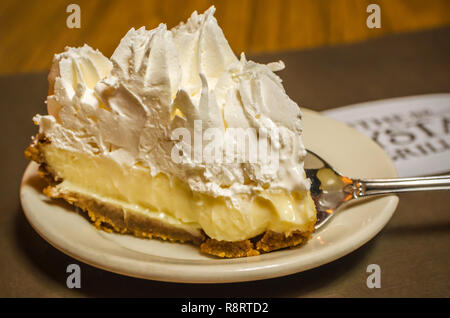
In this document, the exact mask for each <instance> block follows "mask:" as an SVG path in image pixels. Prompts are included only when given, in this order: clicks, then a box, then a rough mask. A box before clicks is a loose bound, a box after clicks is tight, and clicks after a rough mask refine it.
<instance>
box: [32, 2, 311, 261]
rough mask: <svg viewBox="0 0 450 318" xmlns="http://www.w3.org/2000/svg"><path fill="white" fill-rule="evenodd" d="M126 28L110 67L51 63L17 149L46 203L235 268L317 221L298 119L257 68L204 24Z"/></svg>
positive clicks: (273, 79) (67, 59)
mask: <svg viewBox="0 0 450 318" xmlns="http://www.w3.org/2000/svg"><path fill="white" fill-rule="evenodd" d="M214 10H215V9H214V7H211V8H210V9H209V10H207V11H206V12H205V13H204V14H202V15H198V14H197V12H194V13H193V14H192V16H191V17H190V18H189V19H188V21H187V22H186V23H181V24H180V25H178V26H177V27H175V28H173V29H171V30H167V28H166V25H164V24H161V25H160V26H158V27H157V28H155V29H153V30H146V29H145V28H140V29H138V30H135V29H131V30H130V31H129V32H128V33H127V34H126V35H125V37H124V38H123V39H122V40H121V42H120V44H119V46H118V47H117V49H116V50H115V52H114V54H113V55H112V57H111V58H110V59H108V58H106V57H105V56H103V55H102V53H100V52H99V51H97V50H93V49H92V48H91V47H89V46H87V45H85V46H83V47H80V48H67V49H66V50H65V52H63V53H61V54H57V55H55V57H54V60H53V66H52V68H51V71H50V74H49V77H48V78H49V96H48V97H47V111H48V115H36V116H35V117H34V122H35V123H36V125H39V133H38V134H37V135H36V136H35V137H34V138H33V140H32V143H31V145H30V146H29V147H28V148H27V150H26V151H25V154H26V156H27V158H29V159H31V160H34V161H36V162H38V163H39V164H40V174H41V176H42V177H44V178H45V179H46V180H47V182H48V186H47V187H46V188H45V189H44V193H45V194H46V195H48V196H49V197H51V198H62V199H64V200H65V201H67V202H69V203H71V204H73V205H75V206H77V207H79V208H81V209H82V210H83V211H86V212H87V213H88V215H89V217H90V219H91V220H92V222H93V223H94V225H95V226H96V227H98V228H100V229H103V230H106V231H114V232H119V233H131V234H134V235H136V236H139V237H146V238H159V239H164V240H170V241H173V242H186V243H193V244H195V245H198V246H200V250H201V251H202V252H203V253H207V254H212V255H216V256H219V257H243V256H252V255H258V254H260V253H262V252H270V251H273V250H277V249H281V248H285V247H292V246H296V245H299V244H301V243H304V242H306V241H307V240H308V238H309V237H310V235H311V233H312V232H313V231H314V224H315V221H316V211H315V206H314V202H313V200H312V199H311V196H310V193H309V180H308V179H307V178H306V175H305V172H304V168H303V160H304V157H305V155H306V151H305V148H304V146H303V143H302V138H301V134H302V126H301V112H300V110H299V107H298V105H297V104H296V103H295V102H293V101H292V100H291V99H289V97H288V96H287V95H286V93H285V91H284V89H283V86H282V84H281V79H280V78H279V77H278V76H277V75H275V74H274V71H278V70H280V69H282V68H283V67H284V65H283V63H282V62H276V63H270V64H268V65H263V64H258V63H255V62H252V61H248V60H246V58H245V55H244V54H242V55H241V56H240V58H237V57H236V56H235V55H234V53H233V51H232V50H231V48H230V46H229V45H228V42H227V40H226V39H225V37H224V35H223V32H222V30H221V29H220V28H219V26H218V25H217V21H216V19H215V18H214V16H213V14H214Z"/></svg>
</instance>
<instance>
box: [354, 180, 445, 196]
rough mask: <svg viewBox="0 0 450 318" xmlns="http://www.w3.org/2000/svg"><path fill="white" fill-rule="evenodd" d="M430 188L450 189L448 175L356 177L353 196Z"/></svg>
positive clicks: (428, 189) (426, 189)
mask: <svg viewBox="0 0 450 318" xmlns="http://www.w3.org/2000/svg"><path fill="white" fill-rule="evenodd" d="M430 190H450V175H442V176H434V177H414V178H398V179H357V180H354V182H353V197H355V198H361V197H366V196H371V195H378V194H389V193H398V192H413V191H430Z"/></svg>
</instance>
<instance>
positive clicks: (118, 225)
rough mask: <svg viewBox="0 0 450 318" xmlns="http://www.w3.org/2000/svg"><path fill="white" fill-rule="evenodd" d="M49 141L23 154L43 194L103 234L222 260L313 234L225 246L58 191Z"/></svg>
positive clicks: (39, 140)
mask: <svg viewBox="0 0 450 318" xmlns="http://www.w3.org/2000/svg"><path fill="white" fill-rule="evenodd" d="M49 142H50V141H49V140H48V139H46V138H45V136H42V135H39V134H38V135H37V136H36V137H35V138H34V141H33V142H32V144H31V145H30V146H29V147H28V148H27V149H26V150H25V157H26V158H27V159H29V160H33V161H35V162H37V163H39V164H40V166H39V175H40V176H41V177H42V178H44V179H45V180H46V182H47V184H48V186H47V187H45V188H44V189H43V193H44V194H45V195H47V196H48V197H50V198H54V199H63V200H65V201H66V202H68V203H69V204H71V205H73V206H76V207H78V208H80V209H81V210H82V211H84V212H85V213H87V216H88V217H89V219H90V220H91V222H92V223H93V225H94V226H95V227H96V228H98V229H101V230H104V231H107V232H117V233H121V234H132V235H135V236H137V237H142V238H158V239H162V240H169V241H172V242H180V243H191V244H194V245H196V246H199V247H200V251H201V252H203V253H205V254H209V255H214V256H218V257H222V258H236V257H247V256H255V255H259V254H261V253H267V252H271V251H274V250H279V249H283V248H289V247H294V246H298V245H301V244H304V243H306V242H307V241H308V240H309V238H310V237H311V234H312V233H313V232H314V223H312V224H311V226H310V228H309V229H308V231H304V232H292V233H290V234H285V233H276V232H273V231H266V232H265V233H263V234H261V235H258V236H257V237H254V238H252V239H248V240H244V241H238V242H228V241H218V240H215V239H212V238H210V237H208V236H207V235H206V234H205V233H204V232H203V231H199V232H198V233H195V232H191V231H187V230H185V229H181V228H178V227H176V226H171V225H168V224H165V223H163V222H161V221H159V220H156V219H154V218H150V217H148V216H144V215H142V214H140V213H137V212H135V211H132V210H129V209H124V208H121V207H118V206H115V205H113V204H110V203H107V202H103V201H99V200H97V199H95V198H93V197H90V196H88V195H85V194H81V193H77V192H73V191H66V190H63V191H62V190H61V189H59V188H58V184H59V183H61V182H62V180H61V179H58V178H57V177H56V173H54V172H53V171H52V169H51V167H49V165H48V164H47V163H46V161H45V157H44V153H43V151H42V150H41V147H42V146H44V145H45V144H48V143H49Z"/></svg>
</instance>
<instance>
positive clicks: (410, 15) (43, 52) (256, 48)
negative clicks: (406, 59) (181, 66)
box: [0, 0, 450, 73]
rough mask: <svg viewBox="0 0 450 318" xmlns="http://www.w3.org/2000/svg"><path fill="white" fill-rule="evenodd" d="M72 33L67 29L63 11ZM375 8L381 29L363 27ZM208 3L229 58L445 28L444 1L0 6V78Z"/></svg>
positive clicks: (148, 0) (127, 0)
mask: <svg viewBox="0 0 450 318" xmlns="http://www.w3.org/2000/svg"><path fill="white" fill-rule="evenodd" d="M72 3H76V4H78V5H79V7H80V11H81V15H80V17H81V20H80V22H81V23H80V28H68V27H67V25H66V20H67V18H68V17H69V15H70V13H67V12H66V9H67V7H68V6H69V4H72ZM372 3H377V4H379V5H380V9H381V28H379V29H377V28H374V29H369V28H368V27H367V26H366V19H367V17H368V15H369V14H368V13H367V12H366V9H367V6H368V5H369V4H372ZM212 4H214V5H215V6H216V8H217V11H216V15H215V16H216V17H217V20H218V22H219V24H220V26H221V27H222V28H223V31H224V33H225V35H226V37H227V39H228V41H229V43H230V45H231V47H232V48H233V50H234V51H235V53H236V54H238V55H239V54H240V53H241V52H243V51H244V52H268V51H279V50H286V49H290V50H292V49H303V48H312V47H318V46H324V45H336V44H341V43H350V42H355V41H362V40H365V39H369V38H373V37H377V36H380V35H385V34H390V33H393V32H406V31H412V30H422V29H427V28H435V27H439V26H444V25H450V16H449V14H448V13H449V11H450V1H448V0H426V1H424V0H377V1H372V0H322V1H317V0H283V1H280V0H214V1H213V0H188V1H186V0H163V1H162V0H77V1H72V0H58V1H49V0H47V1H36V0H20V1H17V0H1V1H0V61H1V62H0V73H15V72H30V71H42V70H44V69H46V68H48V67H49V66H50V64H51V61H52V57H53V54H55V53H60V52H62V51H63V50H64V47H65V46H82V45H83V44H84V43H87V44H89V45H90V46H92V47H93V48H96V49H99V50H100V51H101V52H103V54H105V56H111V54H112V53H113V51H114V49H115V48H116V46H117V44H118V43H119V41H120V39H121V38H122V37H123V36H124V35H125V34H126V32H127V31H128V30H129V29H130V28H131V27H135V28H139V27H141V26H145V27H146V28H147V29H151V28H155V27H157V26H158V25H159V24H160V23H161V22H163V23H166V24H167V26H168V27H169V28H170V27H173V26H175V25H177V24H178V23H179V22H181V21H185V20H186V19H187V18H188V17H189V16H190V14H191V13H192V12H193V11H194V10H198V12H203V11H204V10H206V9H207V8H208V7H209V6H211V5H212Z"/></svg>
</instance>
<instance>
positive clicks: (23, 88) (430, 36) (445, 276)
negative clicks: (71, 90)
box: [0, 28, 450, 297]
mask: <svg viewBox="0 0 450 318" xmlns="http://www.w3.org/2000/svg"><path fill="white" fill-rule="evenodd" d="M449 40H450V29H449V28H447V29H440V30H435V31H429V32H422V33H415V34H413V33H412V34H404V35H395V36H388V37H386V38H382V39H377V40H372V41H370V42H366V43H360V44H354V45H347V46H341V47H336V48H323V49H317V50H309V51H298V52H290V53H283V54H275V55H266V56H257V57H255V59H256V60H258V61H261V62H268V61H273V60H278V59H280V58H281V59H283V60H284V61H285V63H286V65H287V69H286V70H285V71H283V72H282V73H281V76H282V78H283V79H284V82H285V86H286V88H287V91H288V93H289V94H290V96H291V97H292V98H293V99H294V100H296V101H297V102H298V103H299V104H300V105H304V106H307V107H309V108H312V109H314V110H317V111H321V110H325V109H330V108H333V107H337V106H343V105H346V104H350V103H355V102H363V101H367V100H374V99H382V98H389V97H397V96H405V95H414V94H423V93H437V92H450V59H449V56H450V41H449ZM46 76H47V74H46V73H35V74H23V75H14V76H6V77H0V96H1V99H0V105H1V110H2V115H1V116H0V127H1V129H2V138H1V139H0V140H1V144H0V146H1V149H2V156H1V159H0V166H1V177H2V179H1V180H2V182H1V183H0V194H1V202H2V211H1V213H0V233H1V235H2V239H1V240H0V251H1V257H0V296H8V297H23V296H27V297H48V296H53V297H60V296H62V297H89V296H105V297H108V296H125V297H126V296H147V297H153V296H154V297H164V296H166V297H186V296H189V297H196V296H203V297H207V296H224V297H230V296H235V297H244V296H248V297H252V296H267V297H271V296H273V297H429V296H438V297H449V296H450V274H449V271H448V270H449V268H450V248H449V246H450V213H449V212H450V208H449V207H450V196H449V195H448V192H430V193H416V194H404V195H400V203H399V206H398V209H397V211H396V213H395V214H394V217H393V218H392V220H391V221H390V222H389V224H388V225H387V226H386V227H385V228H384V229H383V230H382V231H381V232H380V233H379V234H378V235H377V236H376V237H375V238H374V239H372V240H371V241H370V242H368V243H367V244H366V245H364V246H363V247H361V248H359V249H358V250H356V251H354V252H352V253H350V254H349V255H347V256H345V257H342V258H341V259H338V260H336V261H334V262H332V263H330V264H327V265H324V266H321V267H319V268H316V269H312V270H309V271H306V272H303V273H298V274H294V275H290V276H286V277H282V278H276V279H270V280H264V281H256V282H248V283H237V284H222V285H221V284H217V285H189V284H186V285H185V284H174V283H163V282H153V281H145V280H140V279H134V278H129V277H124V276H120V275H116V274H113V273H109V272H106V271H102V270H99V269H96V268H93V267H91V266H88V265H85V264H81V263H80V262H78V261H76V260H74V259H72V258H70V257H68V256H66V255H64V254H62V253H61V252H59V251H57V250H56V249H54V248H53V247H52V246H50V245H49V244H48V243H46V242H45V241H44V240H43V239H41V238H40V237H39V235H38V234H36V232H35V231H34V230H33V229H32V228H31V226H30V225H29V223H28V222H27V220H26V219H25V217H24V215H23V212H22V210H21V207H20V203H19V184H20V179H21V176H22V173H23V171H24V169H25V167H26V165H27V161H26V160H25V159H24V157H23V150H24V149H25V147H26V146H27V144H28V143H29V141H30V136H31V135H33V134H34V133H35V132H36V128H35V127H34V126H33V124H32V121H31V118H32V116H33V115H34V114H36V113H44V112H45V106H44V102H43V101H44V98H45V96H46V92H47V83H46ZM71 263H77V264H80V266H81V273H82V288H81V289H78V290H70V289H68V288H67V287H66V278H67V276H66V275H67V274H66V267H67V265H68V264H71ZM372 263H375V264H378V265H380V267H381V270H382V274H381V288H380V289H368V288H367V287H366V278H367V275H368V274H367V273H366V268H367V265H369V264H372Z"/></svg>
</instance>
